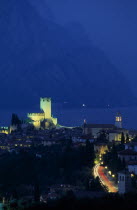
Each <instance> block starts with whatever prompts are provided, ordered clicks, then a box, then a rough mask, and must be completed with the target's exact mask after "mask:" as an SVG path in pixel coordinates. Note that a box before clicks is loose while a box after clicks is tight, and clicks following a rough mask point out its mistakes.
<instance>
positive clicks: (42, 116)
mask: <svg viewBox="0 0 137 210" xmlns="http://www.w3.org/2000/svg"><path fill="white" fill-rule="evenodd" d="M40 110H41V112H40V113H28V118H29V119H30V120H31V123H32V124H33V125H34V127H35V128H36V129H40V128H43V129H45V128H49V127H55V126H56V125H57V118H54V117H53V116H52V114H51V113H52V111H51V98H40Z"/></svg>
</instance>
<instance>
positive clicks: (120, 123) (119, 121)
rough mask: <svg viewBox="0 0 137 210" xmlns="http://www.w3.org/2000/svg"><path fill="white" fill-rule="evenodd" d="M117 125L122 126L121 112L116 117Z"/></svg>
mask: <svg viewBox="0 0 137 210" xmlns="http://www.w3.org/2000/svg"><path fill="white" fill-rule="evenodd" d="M115 126H116V127H117V128H122V115H121V113H119V112H118V113H117V114H116V117H115Z"/></svg>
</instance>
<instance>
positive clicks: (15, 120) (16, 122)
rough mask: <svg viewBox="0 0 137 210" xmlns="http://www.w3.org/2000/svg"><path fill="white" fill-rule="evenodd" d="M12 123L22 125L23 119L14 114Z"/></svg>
mask: <svg viewBox="0 0 137 210" xmlns="http://www.w3.org/2000/svg"><path fill="white" fill-rule="evenodd" d="M11 125H17V126H20V125H21V120H20V119H19V117H18V115H17V114H12V117H11Z"/></svg>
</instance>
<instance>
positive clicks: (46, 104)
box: [40, 98, 51, 119]
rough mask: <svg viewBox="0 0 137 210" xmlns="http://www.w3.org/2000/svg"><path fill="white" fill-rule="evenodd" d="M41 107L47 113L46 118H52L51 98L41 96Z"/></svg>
mask: <svg viewBox="0 0 137 210" xmlns="http://www.w3.org/2000/svg"><path fill="white" fill-rule="evenodd" d="M40 109H41V111H43V112H44V113H45V119H49V118H51V98H40Z"/></svg>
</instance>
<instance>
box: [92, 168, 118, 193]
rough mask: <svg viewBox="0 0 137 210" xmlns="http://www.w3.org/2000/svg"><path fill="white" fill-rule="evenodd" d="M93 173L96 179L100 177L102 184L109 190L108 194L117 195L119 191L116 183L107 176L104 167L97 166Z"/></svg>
mask: <svg viewBox="0 0 137 210" xmlns="http://www.w3.org/2000/svg"><path fill="white" fill-rule="evenodd" d="M93 173H94V177H95V178H96V177H99V179H100V182H101V184H102V185H103V186H105V187H106V188H107V190H108V192H111V193H116V192H117V191H118V190H117V188H116V186H115V185H114V183H113V182H112V181H111V180H109V178H108V177H107V176H106V175H105V173H104V167H103V166H100V164H97V165H95V166H94V171H93Z"/></svg>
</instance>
